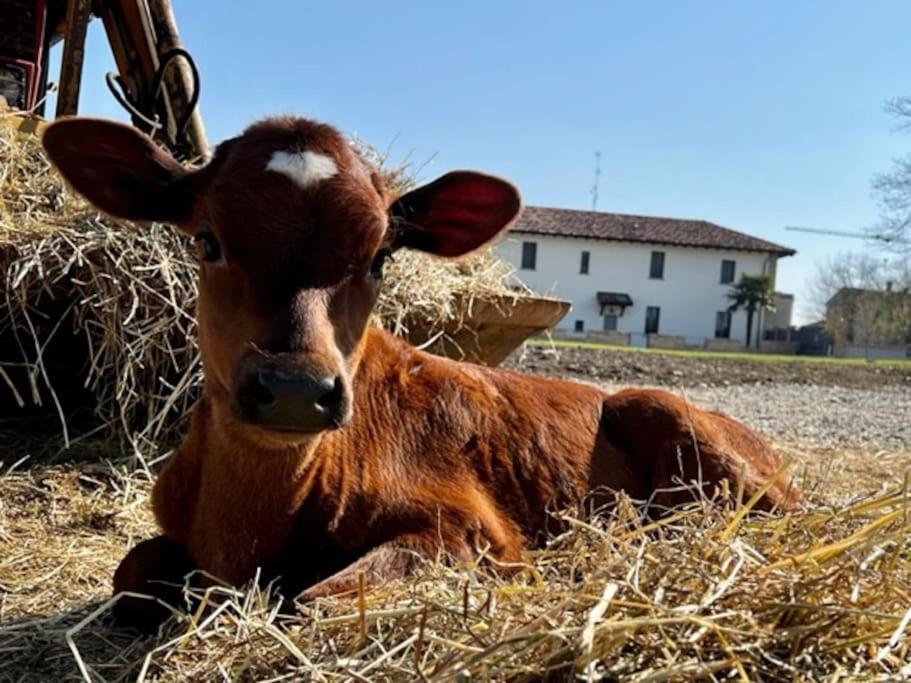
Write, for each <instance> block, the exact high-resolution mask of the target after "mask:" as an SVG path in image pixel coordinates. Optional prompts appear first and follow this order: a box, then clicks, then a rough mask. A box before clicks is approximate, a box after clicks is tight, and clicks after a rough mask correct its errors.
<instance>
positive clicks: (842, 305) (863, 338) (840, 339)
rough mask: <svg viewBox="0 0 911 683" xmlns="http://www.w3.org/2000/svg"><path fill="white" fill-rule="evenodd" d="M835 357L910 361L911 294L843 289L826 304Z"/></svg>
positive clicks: (854, 288)
mask: <svg viewBox="0 0 911 683" xmlns="http://www.w3.org/2000/svg"><path fill="white" fill-rule="evenodd" d="M825 322H826V328H827V329H828V331H829V332H830V333H831V335H832V337H833V353H834V355H836V356H842V357H847V358H907V357H908V345H909V344H911V293H909V292H908V291H907V290H902V291H893V290H892V289H891V287H890V288H889V289H886V290H875V289H859V288H856V287H842V288H841V289H839V290H838V291H837V292H836V293H835V295H834V296H833V297H832V298H831V299H829V301H828V302H826V321H825Z"/></svg>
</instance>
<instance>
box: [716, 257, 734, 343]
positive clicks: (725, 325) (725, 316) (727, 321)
mask: <svg viewBox="0 0 911 683" xmlns="http://www.w3.org/2000/svg"><path fill="white" fill-rule="evenodd" d="M730 263H733V261H731V262H730ZM715 336H716V337H717V338H718V339H730V338H731V312H730V311H718V312H717V313H716V314H715Z"/></svg>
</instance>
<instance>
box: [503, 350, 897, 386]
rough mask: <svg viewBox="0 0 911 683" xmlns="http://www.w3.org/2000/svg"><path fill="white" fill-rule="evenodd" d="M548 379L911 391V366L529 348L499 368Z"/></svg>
mask: <svg viewBox="0 0 911 683" xmlns="http://www.w3.org/2000/svg"><path fill="white" fill-rule="evenodd" d="M503 365H504V367H510V368H514V369H517V370H523V371H526V372H534V373H536V374H540V375H547V376H549V377H569V378H572V379H581V380H586V381H589V382H597V383H602V384H603V383H606V384H617V385H640V384H645V385H659V386H684V387H706V386H729V385H737V384H805V385H807V384H811V385H816V386H838V387H845V388H851V389H870V388H874V387H881V386H901V387H911V362H908V363H905V364H895V363H845V362H837V361H834V362H827V361H818V360H803V359H800V358H795V359H794V360H789V361H784V362H771V361H768V360H750V359H744V358H743V357H742V356H741V355H733V356H731V357H730V358H724V357H718V356H705V355H701V354H696V353H694V354H692V355H688V354H682V353H675V354H664V353H651V352H642V351H624V350H619V349H612V348H609V347H605V348H587V347H571V346H559V347H556V348H551V347H549V346H544V345H540V346H538V345H528V346H525V347H523V348H521V349H519V350H518V351H516V352H515V353H513V354H512V355H511V356H510V357H509V358H508V359H507V360H506V362H505V363H504V364H503Z"/></svg>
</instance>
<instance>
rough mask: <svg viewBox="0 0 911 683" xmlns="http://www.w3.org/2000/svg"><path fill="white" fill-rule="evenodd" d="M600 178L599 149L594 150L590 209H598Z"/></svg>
mask: <svg viewBox="0 0 911 683" xmlns="http://www.w3.org/2000/svg"><path fill="white" fill-rule="evenodd" d="M600 180H601V150H600V149H598V150H595V182H594V183H593V184H592V189H591V190H589V192H590V193H591V196H592V211H597V210H598V184H599V182H600Z"/></svg>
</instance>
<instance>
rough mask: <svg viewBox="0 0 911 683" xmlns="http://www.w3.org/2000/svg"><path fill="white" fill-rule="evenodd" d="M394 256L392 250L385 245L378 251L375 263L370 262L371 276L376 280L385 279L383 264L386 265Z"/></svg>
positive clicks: (374, 259) (374, 258)
mask: <svg viewBox="0 0 911 683" xmlns="http://www.w3.org/2000/svg"><path fill="white" fill-rule="evenodd" d="M391 258H392V250H391V249H387V248H386V247H383V248H382V249H380V250H379V251H378V252H376V256H374V257H373V263H371V264H370V277H372V278H373V279H374V280H382V279H383V266H385V265H386V261H388V260H389V259H391Z"/></svg>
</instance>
